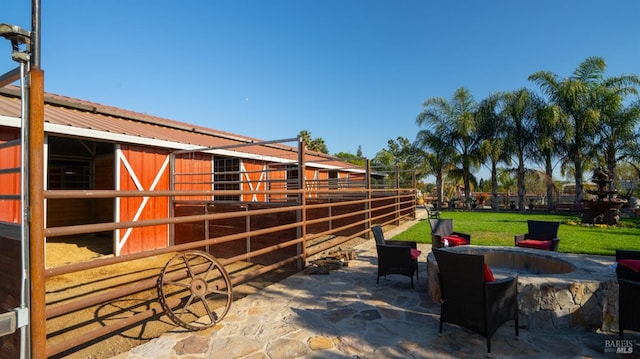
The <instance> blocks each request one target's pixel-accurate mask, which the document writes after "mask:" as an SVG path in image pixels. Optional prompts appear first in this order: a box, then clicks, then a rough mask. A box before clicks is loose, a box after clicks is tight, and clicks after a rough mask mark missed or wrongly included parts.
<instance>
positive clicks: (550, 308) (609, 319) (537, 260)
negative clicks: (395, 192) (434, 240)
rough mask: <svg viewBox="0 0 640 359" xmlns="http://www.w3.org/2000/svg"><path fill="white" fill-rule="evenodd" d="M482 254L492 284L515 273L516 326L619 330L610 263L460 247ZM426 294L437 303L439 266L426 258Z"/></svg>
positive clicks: (554, 254) (520, 250)
mask: <svg viewBox="0 0 640 359" xmlns="http://www.w3.org/2000/svg"><path fill="white" fill-rule="evenodd" d="M447 250H451V251H455V252H462V253H469V254H481V255H483V256H484V258H485V263H487V264H488V265H489V267H490V268H491V270H492V271H493V273H494V275H495V276H496V279H499V278H501V277H505V276H508V275H513V273H518V308H519V310H520V326H521V327H523V328H527V329H530V330H551V331H553V330H561V329H566V328H570V327H575V326H579V327H586V328H589V329H601V330H604V331H612V330H614V329H615V330H617V313H618V310H617V303H618V298H617V297H618V290H617V281H616V275H615V271H614V269H612V268H611V264H612V263H613V260H612V259H611V258H608V257H600V256H582V255H574V254H566V253H558V252H549V251H541V250H536V249H527V248H518V247H487V246H458V247H451V248H448V249H447ZM427 272H428V278H429V279H428V280H429V283H428V284H429V295H430V296H431V298H432V299H433V300H434V301H436V302H440V287H439V284H438V263H437V262H436V260H435V257H434V255H433V253H429V254H428V256H427Z"/></svg>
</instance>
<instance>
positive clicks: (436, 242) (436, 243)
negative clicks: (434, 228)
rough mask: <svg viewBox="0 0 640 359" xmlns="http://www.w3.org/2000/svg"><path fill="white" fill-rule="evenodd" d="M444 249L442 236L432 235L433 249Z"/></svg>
mask: <svg viewBox="0 0 640 359" xmlns="http://www.w3.org/2000/svg"><path fill="white" fill-rule="evenodd" d="M440 247H442V236H441V235H439V234H435V233H431V248H440Z"/></svg>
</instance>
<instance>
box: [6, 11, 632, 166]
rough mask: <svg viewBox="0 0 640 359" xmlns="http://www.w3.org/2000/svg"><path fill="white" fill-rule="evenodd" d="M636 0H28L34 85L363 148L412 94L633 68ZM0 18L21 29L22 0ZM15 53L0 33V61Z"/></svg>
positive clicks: (385, 136)
mask: <svg viewBox="0 0 640 359" xmlns="http://www.w3.org/2000/svg"><path fill="white" fill-rule="evenodd" d="M638 14H640V1H637V0H622V1H618V0H612V1H593V0H562V1H559V0H536V1H513V0H497V1H477V0H469V1H442V0H441V1H426V0H420V1H418V0H386V1H378V0H316V1H311V0H295V1H294V0H288V1H284V0H234V1H231V0H229V1H216V0H199V1H198V0H193V1H187V0H185V1H176V0H173V1H168V0H167V1H165V0H153V1H151V0H126V1H125V0H103V1H99V0H91V1H87V0H55V1H53V0H42V68H43V69H44V70H45V89H46V91H48V92H52V93H57V94H61V95H66V96H71V97H77V98H82V99H86V100H90V101H94V102H99V103H103V104H106V105H111V106H116V107H121V108H125V109H130V110H134V111H139V112H144V113H148V114H151V115H156V116H161V117H166V118H170V119H173V120H178V121H183V122H188V123H194V124H199V125H203V126H207V127H210V128H214V129H219V130H224V131H229V132H233V133H238V134H242V135H247V136H253V137H257V138H260V139H264V140H273V139H283V138H291V137H295V136H296V135H297V134H298V133H299V132H300V131H301V130H307V131H309V132H311V136H312V137H314V138H316V137H321V138H323V139H324V140H325V143H326V144H327V146H328V148H329V151H330V152H331V153H332V154H333V153H337V152H350V153H355V152H356V150H357V148H358V146H362V150H363V153H364V155H365V156H367V157H369V158H371V157H373V156H374V155H375V154H376V153H377V152H378V151H379V150H381V149H383V148H386V146H387V141H388V140H389V139H395V138H397V137H398V136H403V137H406V138H408V139H409V140H411V141H413V140H414V139H415V135H416V133H417V131H418V130H419V128H418V126H417V125H416V124H415V118H416V115H417V114H418V113H419V112H420V111H421V104H422V102H423V101H424V100H425V99H426V98H429V97H445V98H450V96H451V95H452V94H453V92H454V91H455V90H456V89H457V88H459V87H462V86H464V87H467V88H468V89H469V90H470V91H471V93H472V94H473V96H474V98H475V100H476V101H480V100H482V99H483V98H485V97H487V96H489V95H490V94H491V93H493V92H497V91H511V90H515V89H518V88H520V87H529V88H536V87H535V85H534V84H533V83H530V82H529V81H528V80H527V77H528V76H529V75H530V74H532V73H534V72H536V71H539V70H549V71H552V72H554V73H556V74H558V75H560V76H562V77H565V76H569V75H570V74H571V73H572V71H573V70H574V69H575V68H576V66H577V65H578V64H579V63H580V62H582V61H583V60H584V59H585V58H587V57H588V56H601V57H604V58H605V60H606V61H607V66H608V67H607V68H608V70H607V75H609V76H617V75H621V74H631V73H632V74H640V21H639V20H638ZM0 22H4V23H12V24H17V25H20V26H22V27H24V28H27V29H30V28H31V2H30V1H29V0H20V1H17V0H2V2H1V3H0ZM14 67H15V63H13V62H12V61H11V59H10V46H9V42H8V41H4V40H2V39H0V73H4V72H6V71H9V70H10V69H12V68H14Z"/></svg>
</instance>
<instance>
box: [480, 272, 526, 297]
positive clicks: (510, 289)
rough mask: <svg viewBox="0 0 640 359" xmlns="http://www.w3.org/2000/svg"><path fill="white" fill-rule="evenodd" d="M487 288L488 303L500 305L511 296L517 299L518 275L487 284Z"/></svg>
mask: <svg viewBox="0 0 640 359" xmlns="http://www.w3.org/2000/svg"><path fill="white" fill-rule="evenodd" d="M486 288H487V299H488V300H487V302H488V303H499V302H500V301H503V300H505V299H506V298H509V297H510V296H513V297H514V298H515V297H516V295H517V293H518V275H517V274H516V275H514V276H510V277H506V278H500V279H496V280H495V281H493V282H487V283H486Z"/></svg>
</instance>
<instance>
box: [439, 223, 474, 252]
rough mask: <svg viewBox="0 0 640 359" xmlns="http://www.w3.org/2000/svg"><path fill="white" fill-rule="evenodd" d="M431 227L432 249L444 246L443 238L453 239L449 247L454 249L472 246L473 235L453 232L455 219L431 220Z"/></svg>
mask: <svg viewBox="0 0 640 359" xmlns="http://www.w3.org/2000/svg"><path fill="white" fill-rule="evenodd" d="M429 224H430V225H431V248H440V247H442V246H443V243H442V242H443V238H446V237H451V238H450V239H451V240H447V241H448V242H449V246H451V247H454V246H456V245H461V244H470V243H471V235H470V234H467V233H460V232H454V231H453V219H442V218H440V219H429Z"/></svg>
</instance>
